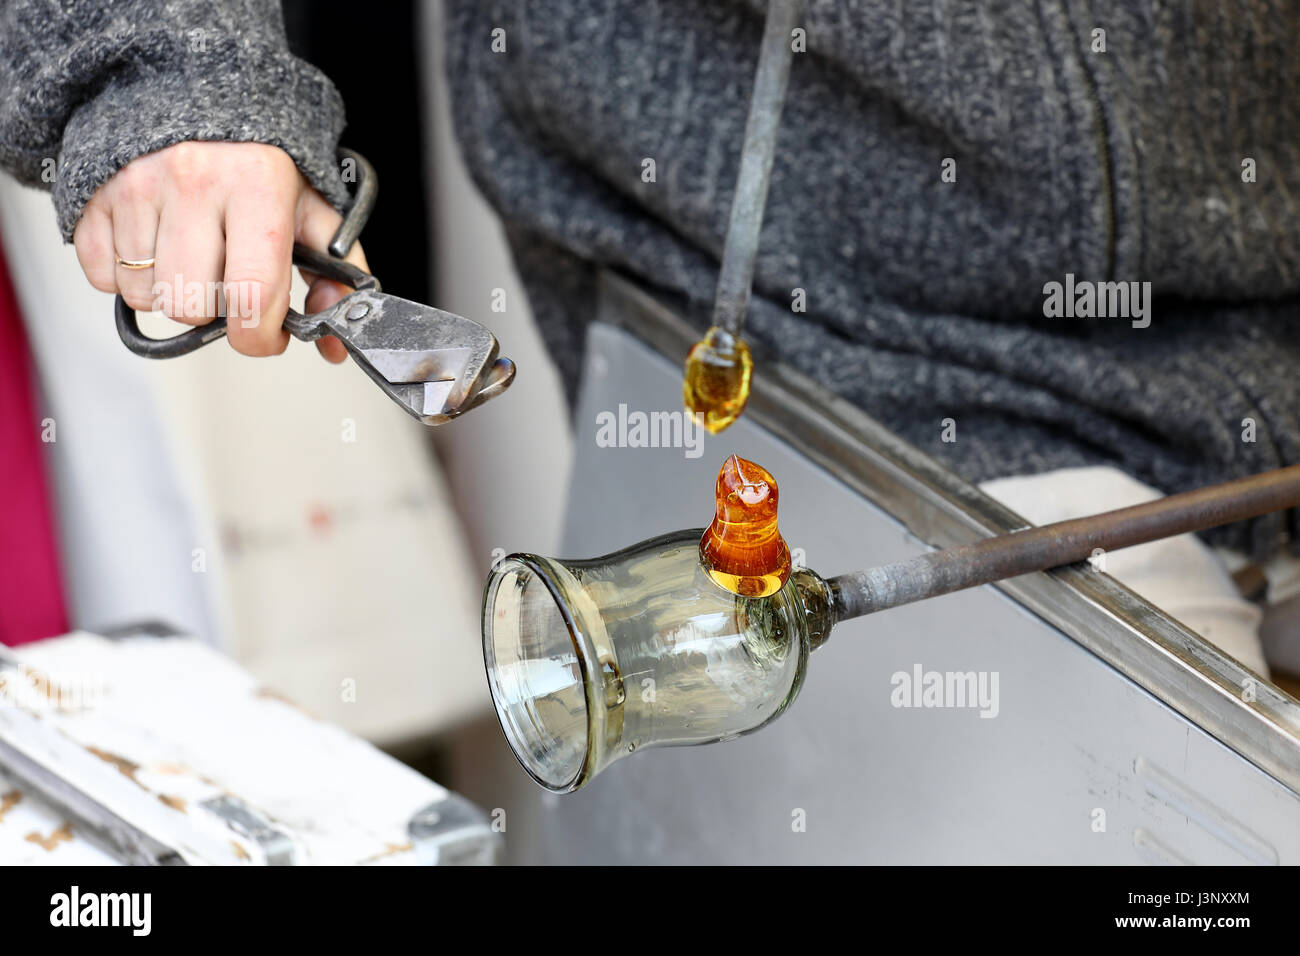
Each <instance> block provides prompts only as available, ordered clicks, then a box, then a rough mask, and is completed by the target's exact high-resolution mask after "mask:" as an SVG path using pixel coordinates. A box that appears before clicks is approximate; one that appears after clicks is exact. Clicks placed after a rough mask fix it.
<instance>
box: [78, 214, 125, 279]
mask: <svg viewBox="0 0 1300 956" xmlns="http://www.w3.org/2000/svg"><path fill="white" fill-rule="evenodd" d="M72 244H73V246H74V247H75V248H76V250H77V261H78V262H79V263H81V271H82V272H84V273H85V274H86V278H87V279H88V280H90V284H91V285H92V286H94V287H95V288H96V289H98V290H99V291H100V292H116V291H117V263H116V262H115V261H114V256H113V217H112V215H110V214H109V212H108V211H107V210H106V209H104V208H103V207H102V206H101V205H100V204H99V203H97V202H95V201H93V200H92V201H91V202H90V203H88V204H87V205H86V208H85V209H84V210H83V211H82V213H81V220H80V221H79V222H78V223H77V228H76V231H75V232H73V234H72Z"/></svg>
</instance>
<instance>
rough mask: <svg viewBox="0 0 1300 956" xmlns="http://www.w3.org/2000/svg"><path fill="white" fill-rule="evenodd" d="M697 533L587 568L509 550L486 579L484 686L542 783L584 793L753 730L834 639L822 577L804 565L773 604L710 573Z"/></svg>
mask: <svg viewBox="0 0 1300 956" xmlns="http://www.w3.org/2000/svg"><path fill="white" fill-rule="evenodd" d="M701 533H702V529H696V530H693V531H679V532H676V533H674V534H668V535H663V536H661V537H658V538H653V539H651V540H649V541H644V542H642V543H641V544H638V545H636V546H635V547H632V548H628V549H626V550H624V551H619V552H617V553H616V554H611V555H608V556H606V557H603V558H596V559H594V560H589V561H561V560H556V559H552V558H542V557H537V556H536V555H530V554H515V555H510V556H509V557H507V558H506V559H504V560H503V561H502V562H501V563H500V564H499V565H498V567H497V568H496V569H495V570H494V571H493V573H492V575H491V577H490V578H489V579H488V583H487V588H486V590H485V592H484V597H483V651H484V658H485V661H486V664H487V673H488V684H489V686H490V687H491V691H492V699H493V702H494V703H495V705H496V710H497V716H498V717H499V719H500V721H501V726H502V729H503V730H504V731H505V734H506V738H507V739H508V740H509V742H510V746H511V748H512V749H513V750H514V752H515V756H516V757H517V758H518V759H519V762H520V763H521V764H523V766H524V769H526V770H527V771H528V773H529V774H530V775H531V776H532V777H533V779H535V780H536V781H537V782H538V783H540V784H541V785H542V786H543V787H546V788H547V789H548V790H553V791H556V792H567V791H570V790H576V789H577V788H578V787H581V786H582V785H583V784H585V783H586V782H587V781H589V780H590V779H591V778H592V777H594V776H595V775H596V774H597V773H599V772H600V771H601V770H603V769H604V768H605V767H607V766H609V764H611V763H613V762H614V761H615V760H618V759H619V758H620V757H624V756H627V755H628V754H631V753H634V752H636V751H637V750H640V749H643V748H646V747H659V746H674V745H685V744H703V743H711V742H713V741H718V740H726V739H729V738H731V737H736V736H738V735H740V734H744V733H749V732H750V731H753V730H757V729H758V728H759V727H762V726H763V725H764V724H766V723H767V722H769V721H771V720H773V719H774V718H776V717H777V716H779V715H780V714H781V713H782V712H783V711H784V710H785V708H786V707H788V706H789V705H790V703H791V701H793V700H794V698H795V696H796V695H797V694H798V693H799V689H800V687H801V686H802V684H803V679H804V673H805V671H806V668H807V665H808V655H809V654H810V653H811V652H812V650H813V649H814V648H815V647H817V646H820V644H821V643H822V642H823V641H824V640H825V638H826V636H827V635H828V633H829V631H830V626H831V613H830V597H829V590H828V588H827V585H826V583H825V582H824V581H823V580H822V579H821V578H820V577H818V576H817V575H816V574H815V573H813V572H811V571H808V570H799V571H796V572H794V574H792V575H791V577H790V580H789V581H788V582H787V583H786V584H785V586H784V587H782V588H781V589H780V590H779V591H777V592H776V593H775V594H772V595H770V596H768V597H762V598H746V597H740V596H737V595H735V594H731V593H730V592H728V591H725V590H723V589H722V588H721V587H719V586H718V585H717V584H715V583H714V582H713V581H712V580H710V578H709V576H708V574H707V573H706V572H705V571H704V570H703V569H702V568H701V567H700V551H699V543H700V535H701Z"/></svg>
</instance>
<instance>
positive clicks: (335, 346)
mask: <svg viewBox="0 0 1300 956" xmlns="http://www.w3.org/2000/svg"><path fill="white" fill-rule="evenodd" d="M342 221H343V217H342V216H341V215H339V213H338V212H337V211H336V210H335V209H334V207H333V206H331V205H330V204H329V203H327V202H326V201H325V199H324V198H323V197H322V196H321V195H320V193H318V192H316V191H315V190H314V189H308V190H305V191H304V192H303V196H302V199H301V200H300V201H299V203H298V229H297V234H298V241H299V242H301V243H302V244H303V245H305V246H308V247H309V248H312V249H327V248H329V244H330V240H332V239H333V238H334V233H336V232H337V231H338V228H339V223H341V222H342ZM347 261H348V262H351V263H352V264H353V265H355V266H358V267H359V268H362V269H365V270H366V271H367V272H369V271H370V267H369V265H368V264H367V263H366V255H365V253H364V252H363V251H362V249H361V243H359V242H356V243H353V244H352V248H351V249H349V250H348V254H347ZM303 278H304V279H306V280H307V281H308V282H309V283H310V286H309V288H308V290H307V299H306V301H305V302H304V303H303V308H304V309H305V310H306V311H307V312H309V313H310V312H320V311H321V310H322V309H328V308H329V307H330V306H332V305H333V304H334V303H335V302H338V301H339V299H341V298H343V297H344V296H345V295H347V294H348V293H350V292H351V291H352V289H350V288H349V287H348V286H346V285H343V284H342V283H340V282H335V281H333V280H332V279H326V278H322V277H321V276H316V275H313V274H312V273H310V272H307V271H306V270H303ZM316 350H317V351H318V352H320V354H321V356H322V357H324V358H325V360H326V361H329V362H333V363H335V364H336V365H337V364H338V363H339V362H342V361H343V360H344V359H346V358H347V357H348V351H347V349H346V348H344V347H343V343H342V342H340V341H339V340H338V339H336V338H334V336H332V335H331V336H326V337H325V338H323V339H321V340H319V341H318V342H317V343H316Z"/></svg>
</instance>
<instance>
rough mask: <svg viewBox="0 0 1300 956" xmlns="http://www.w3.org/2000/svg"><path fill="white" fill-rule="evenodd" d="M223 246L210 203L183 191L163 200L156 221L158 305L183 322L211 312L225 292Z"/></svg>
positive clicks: (203, 319) (199, 321) (204, 318)
mask: <svg viewBox="0 0 1300 956" xmlns="http://www.w3.org/2000/svg"><path fill="white" fill-rule="evenodd" d="M225 246H226V239H225V236H224V235H223V233H222V224H221V213H220V209H219V208H218V207H217V206H216V205H215V204H213V203H209V202H197V201H195V200H194V199H193V198H191V197H184V196H177V197H175V198H174V199H172V200H170V201H168V203H167V204H166V205H165V206H163V210H162V213H161V215H160V216H159V222H158V254H157V258H158V263H157V266H156V267H155V269H154V277H155V283H154V293H155V295H154V298H155V301H156V302H157V305H158V308H160V309H161V310H162V311H163V312H164V313H165V314H166V315H168V316H170V317H171V318H173V319H176V320H177V321H179V322H185V323H186V324H188V325H206V324H207V323H208V322H210V321H212V320H213V319H214V318H216V317H217V315H219V314H220V308H221V301H222V298H223V295H224V290H223V289H222V286H221V282H222V277H223V267H224V264H225Z"/></svg>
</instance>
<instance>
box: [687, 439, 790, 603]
mask: <svg viewBox="0 0 1300 956" xmlns="http://www.w3.org/2000/svg"><path fill="white" fill-rule="evenodd" d="M714 497H715V512H714V516H713V523H712V524H710V525H709V527H708V528H706V529H705V531H704V536H703V537H701V538H700V565H701V566H702V567H703V568H704V570H705V571H707V572H708V574H709V577H711V578H712V579H713V581H714V582H715V583H716V584H718V585H719V586H720V587H723V588H725V589H726V590H728V591H730V592H731V593H732V594H740V595H742V596H744V597H766V596H767V595H769V594H775V593H776V592H777V591H779V590H781V587H782V585H784V584H785V582H786V581H787V580H789V578H790V549H789V548H788V547H786V543H785V539H784V538H782V537H781V532H780V531H779V530H778V529H777V525H776V501H777V487H776V479H774V478H773V477H772V476H771V474H769V473H768V471H767V469H765V468H763V467H761V466H759V465H756V464H754V463H753V462H752V461H746V460H745V459H744V458H738V457H737V456H735V455H732V456H731V457H730V458H728V459H727V460H726V461H724V462H723V463H722V469H721V470H720V471H719V472H718V483H717V487H716V489H715V494H714Z"/></svg>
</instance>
